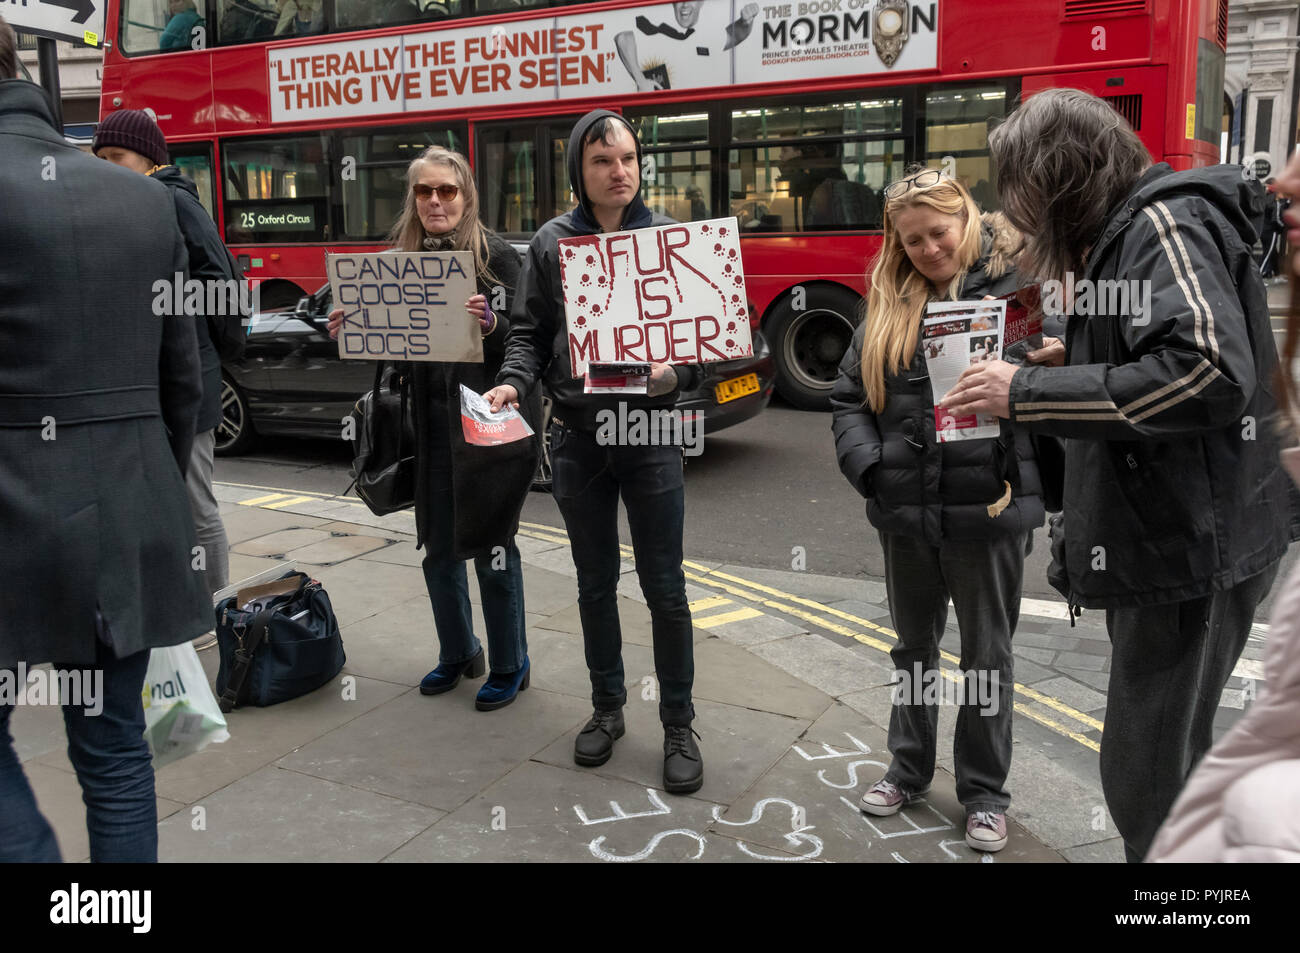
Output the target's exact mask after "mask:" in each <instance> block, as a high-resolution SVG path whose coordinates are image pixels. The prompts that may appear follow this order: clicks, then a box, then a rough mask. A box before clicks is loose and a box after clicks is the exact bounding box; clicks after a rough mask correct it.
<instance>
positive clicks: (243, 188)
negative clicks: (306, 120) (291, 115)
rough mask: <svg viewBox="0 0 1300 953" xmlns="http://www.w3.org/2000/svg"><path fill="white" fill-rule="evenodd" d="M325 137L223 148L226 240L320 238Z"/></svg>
mask: <svg viewBox="0 0 1300 953" xmlns="http://www.w3.org/2000/svg"><path fill="white" fill-rule="evenodd" d="M324 143H325V137H324V136H323V135H321V134H319V133H318V134H316V135H309V136H298V137H292V138H276V139H255V140H235V141H231V142H228V143H227V144H226V146H225V149H224V150H223V155H222V169H223V173H222V174H223V176H224V180H223V181H224V182H225V186H226V187H225V212H226V214H225V220H226V236H225V237H226V242H227V243H228V244H232V245H236V244H243V243H248V242H285V241H296V242H321V241H327V240H328V239H329V237H330V236H329V226H328V221H327V219H326V215H327V208H326V192H325V183H326V181H327V179H328V175H327V170H326V167H325V148H324Z"/></svg>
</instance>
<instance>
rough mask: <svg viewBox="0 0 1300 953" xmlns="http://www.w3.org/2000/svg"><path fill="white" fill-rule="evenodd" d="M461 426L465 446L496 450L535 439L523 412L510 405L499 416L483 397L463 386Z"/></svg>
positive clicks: (461, 387)
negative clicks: (530, 438) (493, 448)
mask: <svg viewBox="0 0 1300 953" xmlns="http://www.w3.org/2000/svg"><path fill="white" fill-rule="evenodd" d="M460 426H461V430H462V431H463V432H464V434H465V442H466V443H470V444H473V445H474V446H476V447H495V446H498V445H500V444H503V443H513V442H514V441H516V440H523V439H524V438H525V437H531V436H532V435H533V428H532V427H530V426H528V421H526V420H524V418H523V416H521V415H520V413H519V411H517V410H515V409H514V408H513V407H511V406H510V405H509V404H506V405H505V406H504V407H502V408H501V410H500V411H499V412H497V413H495V414H494V413H492V405H491V404H489V403H488V402H487V401H486V400H484V399H483V397H482V395H480V394H476V393H474V392H473V391H472V390H470V389H469V388H468V387H466V386H465V385H464V384H461V385H460Z"/></svg>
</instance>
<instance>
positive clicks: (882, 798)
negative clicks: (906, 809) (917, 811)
mask: <svg viewBox="0 0 1300 953" xmlns="http://www.w3.org/2000/svg"><path fill="white" fill-rule="evenodd" d="M929 790H930V789H929V788H926V789H925V790H924V791H905V790H904V789H903V788H900V787H899V786H898V785H896V784H891V783H890V782H888V781H886V780H885V779H884V778H881V779H880V780H879V781H877V782H876V783H875V784H873V785H871V788H870V789H869V790H868V791H867V793H866V794H864V795H862V800H861V801H859V802H858V806H859V807H860V808H861V809H862V810H864V811H866V812H867V813H868V814H874V815H875V816H876V817H889V816H890V815H891V814H897V813H898V812H899V810H900V809H901V808H902V807H903V806H904V805H907V804H911V803H912V802H913V801H916V800H918V799H920V798H921V797H922V796H923V795H925V793H926V792H927V791H929Z"/></svg>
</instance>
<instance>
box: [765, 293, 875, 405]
mask: <svg viewBox="0 0 1300 953" xmlns="http://www.w3.org/2000/svg"><path fill="white" fill-rule="evenodd" d="M861 301H862V299H861V297H859V296H858V295H857V294H855V293H854V292H852V291H850V290H849V289H848V288H845V287H843V286H841V285H831V284H809V285H807V286H806V287H805V289H804V302H803V304H804V307H803V309H802V310H795V308H794V306H793V296H792V295H789V294H787V295H786V296H785V297H783V298H782V299H781V300H780V301H778V302H777V303H776V305H774V306H773V308H772V311H771V316H770V317H769V318H768V321H767V325H766V327H765V328H764V333H765V334H766V335H767V337H768V340H769V341H771V342H772V357H773V359H774V360H775V363H776V389H777V391H779V392H780V394H781V396H782V397H784V398H785V399H786V400H787V401H789V402H790V403H791V404H793V405H794V406H796V407H799V408H802V409H803V410H829V409H830V397H831V388H832V387H833V386H834V384H835V377H836V375H837V374H838V373H839V367H840V361H841V360H842V359H843V357H844V352H845V351H847V350H848V348H849V343H850V342H851V341H852V339H853V331H854V329H855V328H856V327H857V325H858V321H859V320H860V315H861Z"/></svg>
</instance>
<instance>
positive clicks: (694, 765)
mask: <svg viewBox="0 0 1300 953" xmlns="http://www.w3.org/2000/svg"><path fill="white" fill-rule="evenodd" d="M692 736H694V737H692ZM698 737H699V735H697V734H695V730H694V729H693V728H691V727H690V726H689V725H664V790H665V791H667V792H668V793H669V794H694V793H695V792H696V791H698V790H699V789H700V787H701V786H702V785H703V784H704V759H703V758H701V757H700V749H699V747H698V746H697V745H696V744H695V739H696V738H698Z"/></svg>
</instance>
